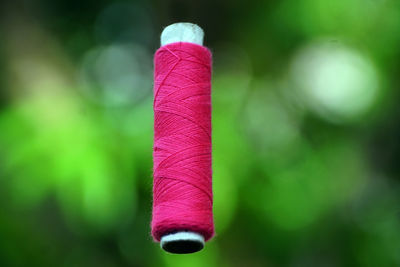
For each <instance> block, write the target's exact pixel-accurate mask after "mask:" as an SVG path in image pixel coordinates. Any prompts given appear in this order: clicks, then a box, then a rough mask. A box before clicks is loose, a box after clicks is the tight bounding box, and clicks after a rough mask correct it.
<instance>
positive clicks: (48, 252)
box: [0, 0, 400, 267]
mask: <svg viewBox="0 0 400 267" xmlns="http://www.w3.org/2000/svg"><path fill="white" fill-rule="evenodd" d="M178 21H189V22H193V23H197V24H199V25H200V26H201V27H202V28H203V29H204V31H205V33H206V38H205V43H206V45H207V46H208V47H209V48H210V49H211V50H212V52H213V56H214V73H213V93H212V99H213V171H214V184H213V188H214V200H215V203H214V214H215V224H216V232H217V234H216V236H215V238H214V239H213V240H212V241H210V242H209V243H207V245H206V248H205V249H204V250H203V251H201V252H199V253H196V254H193V255H171V254H167V253H165V252H163V251H161V250H160V249H159V246H158V244H157V243H154V242H153V241H152V238H151V236H150V226H149V224H150V219H151V198H152V196H151V189H152V176H151V175H152V138H153V111H152V68H153V66H152V60H153V59H152V56H153V53H154V51H155V50H156V49H157V47H158V46H159V34H160V33H161V31H162V28H163V27H165V26H167V25H169V24H171V23H173V22H178ZM0 34H1V35H0V36H1V39H0V266H171V267H180V266H182V267H183V266H209V267H212V266H293V267H300V266H318V267H319V266H329V267H330V266H372V267H384V266H400V208H399V207H400V195H399V191H400V184H399V173H400V168H399V166H400V165H399V163H398V160H399V158H400V144H399V136H400V106H399V105H398V100H399V93H398V92H399V89H400V88H399V84H400V73H399V67H400V65H399V62H400V49H399V48H400V2H399V1H397V0H336V1H325V0H281V1H255V0H248V1H237V0H234V1H232V0H231V1H211V0H209V1H208V0H207V1H183V0H182V1H177V0H176V1H171V0H152V1H110V0H99V1H77V0H56V1H50V0H37V1H28V0H26V1H23V0H18V1H11V0H9V1H2V2H1V4H0Z"/></svg>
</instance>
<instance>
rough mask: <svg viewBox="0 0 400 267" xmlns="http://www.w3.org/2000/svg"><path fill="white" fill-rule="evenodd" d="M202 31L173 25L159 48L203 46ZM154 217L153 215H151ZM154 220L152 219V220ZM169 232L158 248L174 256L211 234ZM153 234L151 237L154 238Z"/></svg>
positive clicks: (202, 243) (196, 246)
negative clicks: (188, 45) (173, 45)
mask: <svg viewBox="0 0 400 267" xmlns="http://www.w3.org/2000/svg"><path fill="white" fill-rule="evenodd" d="M203 38H204V32H203V30H202V29H201V28H200V27H199V26H197V25H195V24H192V23H174V24H171V25H169V26H168V27H166V28H165V29H164V30H163V32H162V34H161V47H163V46H166V45H169V44H173V43H180V42H183V43H192V44H196V45H200V46H202V45H203ZM153 216H154V214H153ZM153 219H154V218H153ZM212 227H213V226H212ZM171 230H172V231H171V232H166V233H165V234H163V235H162V236H161V237H160V238H159V240H158V237H155V240H156V241H160V246H161V248H162V249H164V250H165V251H167V252H170V253H176V254H186V253H194V252H197V251H200V250H201V249H203V248H204V246H205V242H206V240H207V239H209V238H211V236H212V234H213V229H212V233H211V234H208V236H205V235H204V232H203V233H202V232H200V231H193V229H190V227H189V228H187V229H185V228H184V227H180V229H173V228H172V229H171ZM154 236H155V235H154V233H153V237H154Z"/></svg>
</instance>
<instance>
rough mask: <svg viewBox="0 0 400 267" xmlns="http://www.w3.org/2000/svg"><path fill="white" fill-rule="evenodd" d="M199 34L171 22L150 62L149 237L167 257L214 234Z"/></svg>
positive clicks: (204, 58) (205, 76) (193, 248)
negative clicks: (151, 170)
mask: <svg viewBox="0 0 400 267" xmlns="http://www.w3.org/2000/svg"><path fill="white" fill-rule="evenodd" d="M203 37H204V33H203V30H202V29H201V28H200V27H199V26H197V25H195V24H191V23H175V24H172V25H170V26H168V27H166V28H165V29H164V31H163V32H162V34H161V47H160V48H159V49H158V50H157V52H156V54H155V58H154V65H155V73H154V148H153V160H154V183H153V216H152V223H151V227H152V236H153V238H154V240H155V241H157V242H160V245H161V247H162V248H163V249H164V250H165V251H167V252H170V253H178V254H183V253H193V252H197V251H199V250H201V249H202V248H203V247H204V245H205V242H206V241H208V240H209V239H210V238H211V237H212V236H213V235H214V223H213V214H212V203H213V198H212V170H211V52H210V51H209V50H208V49H207V48H206V47H204V46H202V45H203Z"/></svg>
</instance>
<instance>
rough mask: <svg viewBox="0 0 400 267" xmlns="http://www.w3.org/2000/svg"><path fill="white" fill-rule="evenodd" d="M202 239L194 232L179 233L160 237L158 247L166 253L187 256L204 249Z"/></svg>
mask: <svg viewBox="0 0 400 267" xmlns="http://www.w3.org/2000/svg"><path fill="white" fill-rule="evenodd" d="M204 244H205V241H204V237H203V236H202V235H200V234H198V233H195V232H187V231H179V232H175V233H171V234H168V235H164V236H163V237H161V241H160V246H161V248H162V249H164V250H165V251H167V252H170V253H175V254H187V253H194V252H197V251H200V250H202V249H203V248H204Z"/></svg>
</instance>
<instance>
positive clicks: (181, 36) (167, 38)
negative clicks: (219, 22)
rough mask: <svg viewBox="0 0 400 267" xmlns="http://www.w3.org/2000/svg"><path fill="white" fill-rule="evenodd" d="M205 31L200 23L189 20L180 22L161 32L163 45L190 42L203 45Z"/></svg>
mask: <svg viewBox="0 0 400 267" xmlns="http://www.w3.org/2000/svg"><path fill="white" fill-rule="evenodd" d="M203 39H204V31H203V29H202V28H200V27H199V26H198V25H196V24H193V23H188V22H178V23H174V24H171V25H169V26H167V27H166V28H165V29H164V30H163V32H162V33H161V46H163V45H167V44H172V43H178V42H188V43H194V44H198V45H203Z"/></svg>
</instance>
